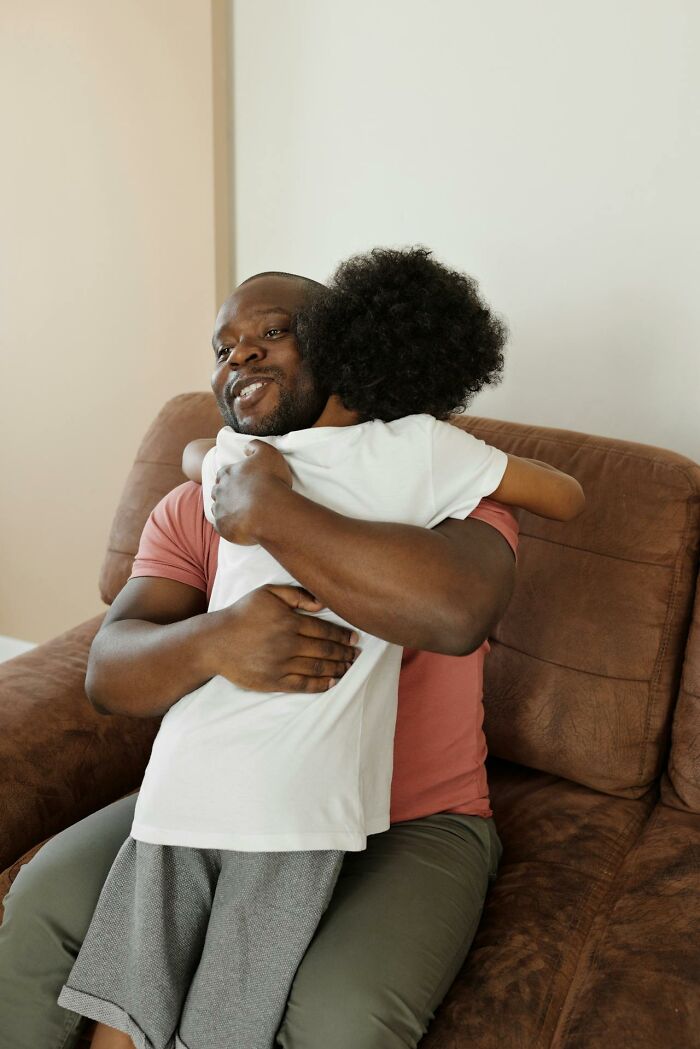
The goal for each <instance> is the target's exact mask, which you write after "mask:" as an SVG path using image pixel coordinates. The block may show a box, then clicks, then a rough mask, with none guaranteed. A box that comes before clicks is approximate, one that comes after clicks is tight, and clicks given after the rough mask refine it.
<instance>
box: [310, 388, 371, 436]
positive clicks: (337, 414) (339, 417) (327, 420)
mask: <svg viewBox="0 0 700 1049" xmlns="http://www.w3.org/2000/svg"><path fill="white" fill-rule="evenodd" d="M359 421H360V415H359V412H351V411H349V410H348V409H347V408H346V407H345V405H344V404H343V402H342V401H341V399H340V397H338V395H337V394H335V393H333V394H331V396H330V397H329V398H328V400H327V402H326V407H325V408H324V409H323V411H322V412H321V415H320V416H319V418H318V419H317V420H316V422H315V423H314V427H316V426H355V425H356V423H358V422H359ZM312 428H313V427H312Z"/></svg>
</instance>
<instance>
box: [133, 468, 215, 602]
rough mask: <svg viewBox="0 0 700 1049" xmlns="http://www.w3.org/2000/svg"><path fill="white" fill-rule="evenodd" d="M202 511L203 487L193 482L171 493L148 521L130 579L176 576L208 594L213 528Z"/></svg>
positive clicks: (182, 485) (178, 580) (175, 577)
mask: <svg viewBox="0 0 700 1049" xmlns="http://www.w3.org/2000/svg"><path fill="white" fill-rule="evenodd" d="M202 511H203V505H202V488H201V486H200V485H198V484H195V483H194V482H193V481H187V482H186V483H185V484H181V485H179V486H178V487H177V488H174V489H173V490H172V492H168V494H167V495H166V496H164V497H163V499H161V501H160V502H159V503H158V505H157V506H156V507H155V508H154V510H153V511H152V512H151V514H150V516H149V518H148V520H147V521H146V524H145V526H144V529H143V532H142V533H141V541H140V543H139V548H138V552H137V554H136V558H135V560H134V564H133V567H132V570H131V576H130V578H132V579H133V578H136V577H139V576H158V577H160V578H164V579H174V580H176V581H177V582H180V583H187V584H188V585H189V586H194V587H196V588H197V589H198V590H204V592H205V593H206V592H207V590H208V582H209V574H210V564H209V549H208V548H209V546H210V544H211V536H210V534H209V533H210V532H211V529H210V526H209V525H208V524H207V522H206V521H205V518H204V514H203V512H202Z"/></svg>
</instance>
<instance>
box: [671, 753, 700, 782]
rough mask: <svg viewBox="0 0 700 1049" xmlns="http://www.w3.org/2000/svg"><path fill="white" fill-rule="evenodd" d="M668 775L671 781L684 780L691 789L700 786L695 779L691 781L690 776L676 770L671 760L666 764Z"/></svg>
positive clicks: (676, 767)
mask: <svg viewBox="0 0 700 1049" xmlns="http://www.w3.org/2000/svg"><path fill="white" fill-rule="evenodd" d="M668 774H669V776H670V778H671V779H676V777H678V778H679V779H683V780H685V782H686V783H689V784H690V785H691V787H698V786H700V784H698V781H697V779H691V778H690V776H686V774H685V773H684V772H681V770H680V769H679V768H678V766H677V765H676V763H675V761H673V759H671V760H670V761H669V763H668Z"/></svg>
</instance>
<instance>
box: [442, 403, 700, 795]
mask: <svg viewBox="0 0 700 1049" xmlns="http://www.w3.org/2000/svg"><path fill="white" fill-rule="evenodd" d="M458 425H460V426H463V427H464V428H466V429H468V430H470V432H472V433H474V434H475V435H476V436H478V437H481V438H482V439H483V440H485V441H488V442H489V443H491V444H493V445H496V446H497V447H499V448H502V449H504V450H505V451H507V452H512V453H514V454H516V455H522V456H526V457H528V458H531V459H541V460H542V461H544V462H547V463H551V464H552V465H553V466H558V467H560V468H561V469H563V470H566V471H567V472H569V473H571V474H573V475H574V476H575V477H576V478H578V480H579V481H580V482H581V484H582V485H583V487H584V490H585V492H586V509H585V511H584V513H583V514H582V515H581V516H580V517H579V518H578V519H577V520H576V521H572V522H569V523H566V524H561V523H558V522H552V521H546V520H544V519H542V518H539V517H534V516H533V515H531V514H527V513H525V512H521V511H518V514H517V516H518V517H519V520H520V527H521V548H520V559H519V570H518V581H517V584H516V589H515V593H514V595H513V600H512V601H511V604H510V606H509V608H508V610H507V612H506V615H505V617H504V618H503V620H502V621H501V623H500V624H499V626H498V628H497V629H496V631H495V635H494V639H493V642H492V653H491V655H490V657H489V659H488V660H487V667H486V676H485V708H486V716H485V727H486V736H487V740H488V745H489V750H490V752H491V753H492V754H495V755H496V756H498V757H501V758H506V759H508V760H511V761H516V762H519V763H521V764H524V765H530V766H532V767H533V768H537V769H541V770H543V771H545V772H552V773H555V774H557V775H560V776H564V777H566V778H567V779H572V780H575V781H576V782H579V783H583V784H586V785H587V786H590V787H594V788H595V789H597V790H601V791H605V792H607V793H610V794H616V795H619V796H621V797H638V796H640V795H641V794H643V793H644V792H645V791H646V790H647V789H648V788H649V786H650V784H651V783H652V782H653V781H654V780H656V779H657V778H658V776H659V775H660V773H661V770H662V768H663V766H664V763H665V757H666V752H667V749H668V744H669V734H670V724H671V713H672V708H673V704H674V702H675V699H676V696H677V694H678V686H679V681H680V676H681V667H682V662H683V653H684V649H685V642H686V638H687V632H688V626H689V621H690V614H691V608H692V603H693V595H694V592H695V583H696V577H697V564H698V547H699V544H700V467H698V465H697V464H695V463H693V462H692V461H691V460H689V459H686V458H684V457H683V456H681V455H676V454H675V453H673V452H669V451H664V450H663V449H660V448H652V447H650V446H647V445H640V444H633V443H631V442H627V441H616V440H612V439H606V438H603V437H593V436H591V435H588V434H580V433H573V432H570V431H566V430H554V429H548V428H545V427H535V426H523V425H518V424H516V423H509V422H499V421H497V420H493V419H479V418H475V417H471V418H463V419H461V420H459V422H458Z"/></svg>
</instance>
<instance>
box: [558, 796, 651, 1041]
mask: <svg viewBox="0 0 700 1049" xmlns="http://www.w3.org/2000/svg"><path fill="white" fill-rule="evenodd" d="M658 818H659V806H658V803H657V805H656V806H655V807H654V808H653V809H652V811H651V812H650V813H649V815H647V817H646V819H644V820H643V821H640V826H639V833H638V835H637V837H636V838H635V839H634V840H633V841H632V842H631V843H630V847H629V849H627V851H626V852H625V853H624V855H623V857H622V859H621V860H620V863H619V864H618V866H617V868H616V870H615V872H614V874H613V877H611V880H610V886H609V889H608V893H607V895H606V899H607V898H609V902H610V908H609V910H608V914H612V912H613V911H614V909H615V905H616V903H617V901H618V900H619V899H620V897H621V896H622V893H623V891H624V889H625V887H626V885H627V884H628V883H629V876H628V877H627V878H624V879H623V881H622V883H620V881H619V874H620V872H621V870H622V868H623V867H624V865H625V863H626V862H627V860H628V858H629V856H630V854H631V852H632V850H633V849H634V846H635V845H636V844H637V843H638V842H639V841H640V840H641V837H642V835H643V834H644V833H646V831H647V830H648V828H649V827H651V826H652V825H653V823H654V822H655V821H656V820H657V819H658ZM615 890H616V891H615ZM602 903H603V901H601V907H600V908H599V910H598V914H601V913H602V910H603V907H602ZM608 928H609V926H608V924H607V923H606V925H605V926H604V928H603V929H602V930H601V932H600V934H599V936H598V940H597V941H596V943H595V944H594V945H593V946H592V949H591V951H590V954H589V955H588V971H591V972H596V971H597V968H598V965H597V962H598V958H599V956H600V951H601V949H602V946H603V942H604V940H605V937H606V933H607V931H608ZM585 960H586V950H585V944H584V949H583V950H582V951H581V953H580V955H579V958H578V960H577V963H576V971H575V972H574V975H573V977H572V980H571V983H570V984H569V990H568V992H567V995H566V998H565V1000H564V1002H563V1003H562V1008H561V1013H560V1022H561V1017H562V1016H563V1015H564V1013H565V1011H566V1007H567V1004H568V1002H569V1000H570V999H572V995H573V993H574V990H578V986H577V985H580V984H581V982H582V980H584V979H585V976H586V973H585V972H584V973H583V974H581V966H582V964H583V963H584V962H585ZM571 1005H572V1008H571V1009H570V1010H569V1014H568V1016H567V1017H566V1019H565V1020H564V1027H563V1029H562V1032H561V1044H565V1043H566V1037H567V1035H568V1033H569V1029H570V1027H571V1023H572V1020H573V1017H574V1008H573V1006H574V1005H575V998H573V999H572V1000H571ZM558 1030H559V1023H557V1026H556V1027H555V1029H554V1034H553V1036H552V1043H553V1042H554V1039H555V1038H556V1036H557V1032H558Z"/></svg>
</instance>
